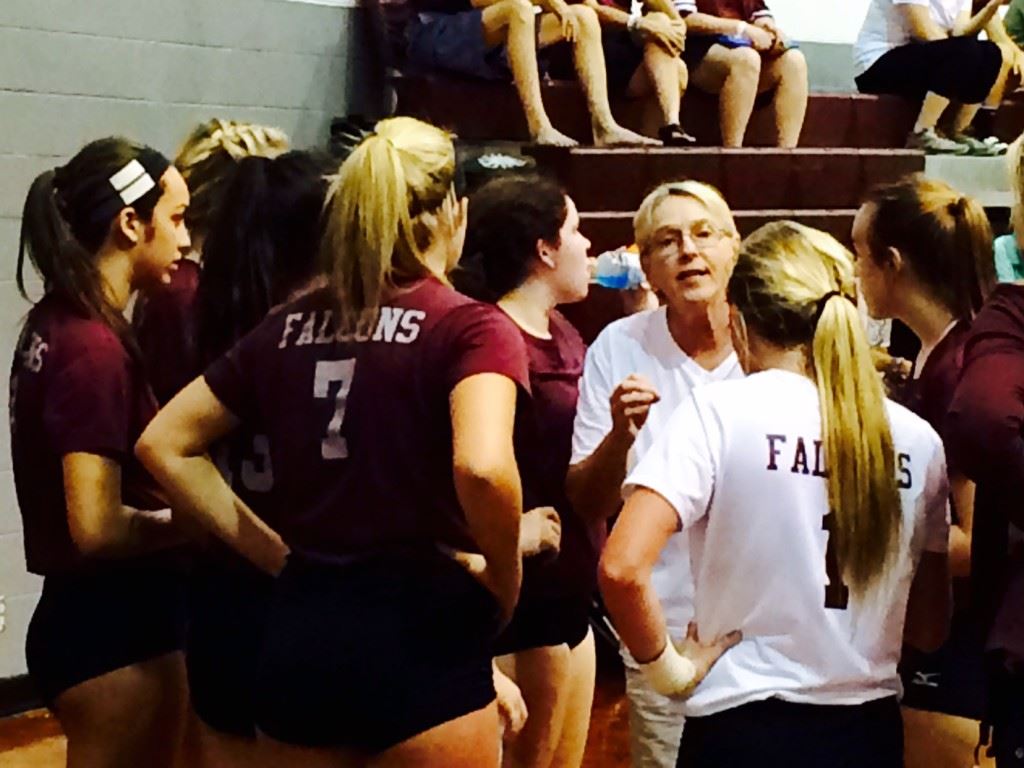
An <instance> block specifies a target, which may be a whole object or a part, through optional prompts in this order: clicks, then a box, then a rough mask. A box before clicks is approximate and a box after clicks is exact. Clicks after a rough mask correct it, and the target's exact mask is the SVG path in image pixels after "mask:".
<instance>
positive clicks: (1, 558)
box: [0, 0, 380, 680]
mask: <svg viewBox="0 0 1024 768" xmlns="http://www.w3.org/2000/svg"><path fill="white" fill-rule="evenodd" d="M363 14H364V12H363V11H362V10H359V9H357V8H355V7H354V3H353V2H352V1H351V0H340V1H339V0H324V1H322V2H314V3H307V2H294V1H290V0H170V1H168V0H134V2H131V3H124V2H118V1H117V0H87V1H85V2H83V0H0V365H2V366H3V370H4V376H5V377H6V372H7V370H8V369H7V366H8V365H9V364H10V363H9V361H10V359H11V353H12V350H13V348H14V345H15V343H16V339H17V332H18V328H19V325H20V322H21V319H22V317H23V316H24V313H25V311H26V310H27V308H28V304H27V303H26V302H25V301H24V300H23V299H22V298H21V297H20V296H19V295H18V292H17V289H16V287H15V284H14V273H15V263H16V259H17V246H18V234H19V228H20V222H19V217H20V214H21V205H22V202H23V199H24V194H25V192H26V191H27V189H28V186H29V183H30V182H31V180H32V179H33V178H34V177H35V176H36V174H38V173H40V172H41V171H43V170H45V169H47V168H50V167H53V166H55V165H57V164H60V163H63V162H65V161H66V159H67V158H68V157H70V155H71V154H73V153H74V152H75V151H76V150H77V149H78V148H79V147H80V146H82V145H83V144H84V143H85V142H87V141H89V140H91V139H94V138H99V137H101V136H104V135H110V134H118V133H120V134H124V135H127V136H130V137H132V138H135V139H138V140H140V141H143V142H145V143H147V144H150V145H152V146H154V147H156V148H157V149H160V150H162V151H164V152H166V153H173V152H174V151H175V150H176V148H177V147H178V145H179V144H180V143H181V141H182V140H183V138H184V137H185V135H186V134H187V133H188V131H189V130H190V129H191V127H192V126H193V125H194V124H195V123H197V122H199V121H201V120H206V119H208V118H210V117H227V118H235V119H240V120H253V121H259V122H262V123H268V124H272V125H276V126H279V127H280V128H282V129H284V130H285V131H287V132H288V133H289V134H290V135H291V136H292V138H293V140H294V143H295V145H296V146H298V147H306V146H314V145H316V146H323V145H324V144H325V143H326V140H327V131H328V126H329V123H330V120H331V118H332V117H333V116H335V115H340V114H348V113H350V112H357V111H366V110H373V109H374V100H375V99H377V98H378V96H377V95H378V94H379V93H380V81H379V79H377V80H374V79H373V78H372V77H371V75H372V74H373V73H374V72H375V71H376V69H377V68H376V67H375V66H374V65H373V63H372V62H373V58H374V57H373V46H370V45H367V44H366V40H367V38H368V35H366V34H364V32H363V27H364V26H365V25H364V21H365V19H364V16H363ZM36 291H37V292H38V287H37V288H36ZM4 381H5V383H4V384H3V385H2V386H0V392H2V394H0V408H2V409H3V412H4V413H6V411H7V386H6V378H5V380H4ZM9 441H10V437H9V431H8V429H7V427H6V425H5V426H4V428H3V429H0V596H2V597H0V624H2V631H0V680H2V679H4V678H10V677H15V676H18V675H21V674H23V673H24V672H25V657H24V645H25V631H26V628H27V625H28V620H29V617H30V616H31V615H32V611H33V609H34V606H35V603H36V601H37V599H38V595H39V589H40V585H41V580H40V579H39V578H37V577H34V576H31V575H29V574H27V573H26V572H25V564H24V556H23V551H22V539H21V520H20V516H19V513H18V507H17V504H16V501H15V495H14V484H13V478H12V472H11V457H10V447H9Z"/></svg>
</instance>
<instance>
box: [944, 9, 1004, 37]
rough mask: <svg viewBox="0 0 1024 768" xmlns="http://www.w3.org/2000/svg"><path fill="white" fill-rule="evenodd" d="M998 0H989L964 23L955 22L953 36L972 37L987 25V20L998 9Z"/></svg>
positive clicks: (989, 19) (990, 19) (988, 20)
mask: <svg viewBox="0 0 1024 768" xmlns="http://www.w3.org/2000/svg"><path fill="white" fill-rule="evenodd" d="M999 6H1000V0H989V2H988V3H986V4H985V7H984V8H982V9H981V10H980V11H978V13H976V14H975V15H974V16H973V17H971V20H970V21H968V22H967V24H966V25H964V26H961V25H959V24H957V25H956V26H954V27H953V37H974V36H975V35H976V34H978V33H979V32H981V30H983V29H985V27H987V26H988V24H989V22H990V21H992V18H993V17H994V16H995V15H996V11H998V10H999Z"/></svg>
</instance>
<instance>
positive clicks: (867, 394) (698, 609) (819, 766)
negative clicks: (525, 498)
mask: <svg viewBox="0 0 1024 768" xmlns="http://www.w3.org/2000/svg"><path fill="white" fill-rule="evenodd" d="M854 290H855V288H854V276H853V259H852V257H851V256H850V254H849V253H848V252H847V251H846V249H845V248H843V247H842V246H841V245H839V243H838V242H836V240H835V239H834V238H832V237H830V236H829V235H826V234H824V233H822V232H819V231H817V230H813V229H809V228H807V227H803V226H801V225H799V224H794V223H792V222H778V223H775V224H770V225H767V226H766V227H763V228H762V229H761V230H760V231H758V232H756V233H754V234H753V235H751V236H750V237H749V238H748V239H747V240H746V241H745V242H744V244H743V248H742V250H741V253H740V256H739V260H738V262H737V264H736V268H735V270H734V272H733V276H732V278H731V280H730V283H729V294H728V295H729V301H730V305H731V311H732V328H733V333H734V339H735V346H736V350H737V353H738V354H739V357H740V360H741V362H742V364H743V368H744V370H745V371H746V372H747V374H748V376H747V378H745V379H742V380H738V381H728V382H721V383H716V384H711V385H708V386H706V387H702V388H701V389H699V390H697V391H696V392H695V393H694V395H693V396H692V397H691V398H689V399H688V400H687V402H685V403H684V404H683V405H681V406H680V407H679V408H678V409H677V410H676V412H675V413H674V414H673V416H672V418H671V419H670V421H669V423H668V424H667V425H666V426H665V428H664V429H663V430H662V433H661V436H660V437H659V438H658V440H657V441H656V443H655V445H654V446H653V447H652V448H651V449H650V450H649V451H648V452H647V454H646V455H645V457H644V458H643V459H642V460H641V461H640V463H639V465H638V466H637V467H636V469H634V470H633V472H632V473H631V474H630V476H629V478H628V479H627V481H626V487H627V491H629V490H632V494H631V495H630V496H629V498H628V500H627V502H626V505H625V507H624V509H623V512H622V515H621V516H620V518H619V520H618V522H617V523H616V526H615V528H614V529H613V531H612V534H611V537H610V539H609V541H608V544H607V546H606V548H605V553H604V556H603V558H602V563H601V574H600V575H601V587H602V592H603V594H604V597H605V601H606V604H607V606H608V609H609V611H610V612H611V614H612V617H613V619H614V620H615V624H616V627H617V628H618V630H619V633H620V635H621V636H622V639H623V641H624V642H625V643H626V645H627V646H628V647H629V649H630V650H631V651H632V653H633V655H634V657H635V658H636V659H638V660H640V661H641V662H643V664H642V665H641V667H642V670H643V672H644V674H645V676H647V677H648V679H649V681H650V683H651V684H652V686H654V687H656V688H658V689H659V690H661V691H662V692H664V693H673V692H674V693H676V694H678V695H679V696H686V695H689V698H688V699H687V700H686V715H687V718H688V719H687V723H686V729H685V731H684V732H683V737H682V745H681V747H680V754H679V765H681V766H686V768H739V767H741V766H754V765H756V766H758V768H783V766H786V767H787V768H788V767H789V766H794V765H798V766H801V767H802V768H854V767H856V768H861V767H862V766H871V768H897V767H901V766H902V765H903V728H902V724H901V720H900V709H899V705H898V703H897V697H898V696H899V693H900V679H899V675H898V674H897V672H896V663H897V661H898V660H899V656H900V648H901V644H902V642H903V640H904V638H905V639H906V641H907V642H909V643H911V644H913V645H917V646H920V647H922V648H926V649H933V648H936V647H938V645H939V644H940V643H941V642H942V640H943V638H944V637H945V633H946V628H947V626H948V620H949V608H950V595H949V590H950V586H949V568H948V562H947V554H946V553H947V547H948V535H949V509H948V502H947V498H948V486H947V483H946V467H945V458H944V455H943V450H942V442H941V441H940V439H939V437H938V435H937V434H936V433H935V431H934V430H933V429H932V428H931V427H930V426H929V425H928V424H927V422H925V421H924V420H923V419H921V418H920V417H918V416H916V415H915V414H913V413H912V412H911V411H909V410H907V409H906V408H903V407H902V406H900V405H897V404H895V403H892V402H890V401H888V400H886V399H885V397H884V394H883V390H882V384H881V380H880V378H879V377H878V375H877V374H876V372H875V370H874V365H873V362H872V357H871V354H870V349H869V347H868V344H867V340H866V338H865V335H864V332H863V329H862V326H861V322H860V317H859V315H858V312H857V308H856V307H855V306H854V303H853V301H854V300H853V298H852V296H853V295H854ZM680 529H682V530H684V531H688V532H690V541H691V556H692V559H693V572H694V580H695V587H696V589H695V596H694V604H695V624H696V627H697V628H698V631H699V634H700V635H701V636H702V637H704V638H709V637H715V636H718V635H723V634H724V633H728V632H730V631H732V630H736V629H739V630H741V631H742V632H743V641H742V642H741V643H740V644H739V645H737V646H736V647H735V648H732V650H729V651H727V652H726V653H725V655H724V656H722V658H721V660H720V661H719V662H718V664H717V665H716V666H715V667H714V668H713V669H711V670H710V673H709V674H707V677H706V678H704V679H703V682H701V679H702V676H703V674H704V672H705V671H706V668H707V665H708V662H707V660H702V659H701V658H700V653H699V651H700V649H699V648H695V646H694V645H693V644H692V643H690V644H687V645H686V646H684V648H683V653H682V655H680V653H678V652H677V651H676V649H675V648H674V647H673V644H672V643H671V642H670V641H668V642H667V641H666V621H665V617H664V615H663V611H662V609H661V607H660V605H659V604H658V600H657V599H656V596H655V589H654V588H653V586H652V583H651V582H652V578H651V575H650V574H651V569H652V567H653V566H654V563H655V561H656V559H657V554H658V552H659V551H660V550H661V548H662V546H663V545H664V543H665V542H666V541H668V540H669V538H670V537H671V536H673V535H675V532H676V531H678V530H680ZM682 588H683V587H680V589H682ZM687 588H688V587H687ZM658 597H661V595H658ZM695 651H696V652H695ZM696 683H699V685H695V684H696Z"/></svg>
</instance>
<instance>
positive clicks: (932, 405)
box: [903, 320, 971, 474]
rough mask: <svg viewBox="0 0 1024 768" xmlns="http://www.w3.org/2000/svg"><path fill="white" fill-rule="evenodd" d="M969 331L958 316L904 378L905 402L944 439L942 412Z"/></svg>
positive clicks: (952, 465)
mask: <svg viewBox="0 0 1024 768" xmlns="http://www.w3.org/2000/svg"><path fill="white" fill-rule="evenodd" d="M970 335H971V325H970V323H968V322H966V321H964V320H959V321H957V323H956V324H955V325H954V326H953V327H952V328H950V329H949V332H948V333H946V335H945V336H943V337H942V339H941V340H940V341H939V343H938V344H937V345H936V346H935V349H933V350H932V351H931V353H930V354H929V355H928V357H927V359H926V360H925V362H924V365H923V366H922V367H921V370H920V371H915V377H914V378H912V379H911V381H909V382H908V385H907V389H906V391H907V394H906V397H905V402H904V403H903V404H904V405H906V406H907V407H908V408H910V410H912V411H913V412H914V413H916V414H917V415H918V416H920V417H921V418H922V419H924V420H925V421H927V422H928V423H929V424H930V425H931V426H932V429H934V430H935V431H936V432H938V433H939V436H940V437H942V438H943V442H945V435H944V434H943V433H944V431H945V423H946V415H947V414H948V413H949V409H950V406H951V404H952V402H953V395H954V394H955V393H956V386H957V384H958V383H959V381H960V371H961V369H962V368H963V364H964V345H965V344H966V343H967V339H968V338H969V337H970ZM947 467H948V469H949V472H950V474H952V473H953V472H954V471H956V470H957V466H956V462H955V461H954V460H953V458H952V457H950V458H948V459H947Z"/></svg>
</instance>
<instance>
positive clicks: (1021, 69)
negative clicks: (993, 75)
mask: <svg viewBox="0 0 1024 768" xmlns="http://www.w3.org/2000/svg"><path fill="white" fill-rule="evenodd" d="M1004 2H1005V0H1004ZM985 3H986V0H974V4H973V6H972V10H973V12H974V13H978V12H980V11H981V10H983V9H984V7H985ZM985 36H986V37H988V39H989V40H991V41H992V42H993V43H995V44H996V45H998V46H999V51H1000V53H1002V54H1003V67H1002V69H1000V70H999V79H998V80H997V81H996V84H995V86H994V87H993V88H992V90H991V91H989V94H988V98H987V99H985V103H984V104H982V105H981V109H979V110H978V114H977V115H976V116H975V118H974V121H973V122H972V123H971V135H973V136H990V135H992V134H994V133H995V128H996V120H995V117H996V112H997V111H998V110H999V108H1000V107H1001V106H1002V105H1003V95H1004V94H1005V93H1006V92H1007V91H1008V90H1011V91H1012V90H1016V89H1018V88H1019V87H1020V85H1021V80H1022V78H1024V50H1021V47H1020V44H1019V43H1017V42H1016V41H1015V40H1014V39H1013V37H1011V36H1010V33H1009V31H1008V30H1007V27H1006V24H1005V22H1004V19H1003V17H1002V16H1000V15H999V14H998V13H996V14H995V15H994V16H993V17H992V21H990V22H989V23H988V25H986V27H985ZM990 144H995V142H990ZM998 146H999V154H1005V153H1006V150H1007V149H1008V148H1009V147H1008V146H1007V145H1006V144H1005V143H1003V142H998Z"/></svg>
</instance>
